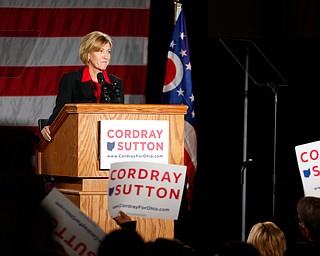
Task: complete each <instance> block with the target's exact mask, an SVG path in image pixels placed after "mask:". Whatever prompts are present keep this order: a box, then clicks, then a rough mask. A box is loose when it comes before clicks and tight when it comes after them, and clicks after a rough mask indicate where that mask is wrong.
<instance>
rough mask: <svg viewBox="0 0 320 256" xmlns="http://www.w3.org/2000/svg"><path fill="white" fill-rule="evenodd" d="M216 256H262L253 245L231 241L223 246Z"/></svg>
mask: <svg viewBox="0 0 320 256" xmlns="http://www.w3.org/2000/svg"><path fill="white" fill-rule="evenodd" d="M215 256H260V253H259V251H258V250H257V249H256V248H255V247H254V246H253V245H252V244H248V243H246V242H241V241H230V242H226V243H224V244H222V245H221V247H220V248H219V249H218V252H217V254H215Z"/></svg>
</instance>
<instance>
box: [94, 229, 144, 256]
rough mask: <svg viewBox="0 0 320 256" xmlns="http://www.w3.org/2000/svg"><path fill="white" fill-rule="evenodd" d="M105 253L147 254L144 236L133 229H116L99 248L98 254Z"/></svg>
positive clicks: (118, 255)
mask: <svg viewBox="0 0 320 256" xmlns="http://www.w3.org/2000/svg"><path fill="white" fill-rule="evenodd" d="M104 255H117V256H125V255H126V256H127V255H139V256H147V255H148V254H147V250H146V246H145V242H144V240H143V238H142V237H141V236H140V235H139V233H138V232H136V231H134V230H132V229H116V230H113V231H111V232H109V233H108V234H106V236H105V237H104V239H103V240H102V242H101V244H100V247H99V249H98V254H97V256H104Z"/></svg>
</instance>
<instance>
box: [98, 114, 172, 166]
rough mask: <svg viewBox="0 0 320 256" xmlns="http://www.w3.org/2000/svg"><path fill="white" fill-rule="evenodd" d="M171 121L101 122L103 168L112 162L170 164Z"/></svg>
mask: <svg viewBox="0 0 320 256" xmlns="http://www.w3.org/2000/svg"><path fill="white" fill-rule="evenodd" d="M168 148H169V121H167V120H101V121H100V169H102V170H103V169H110V164H111V163H116V162H124V161H144V162H157V163H168V152H169V149H168Z"/></svg>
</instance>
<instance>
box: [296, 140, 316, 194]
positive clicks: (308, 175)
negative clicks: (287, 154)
mask: <svg viewBox="0 0 320 256" xmlns="http://www.w3.org/2000/svg"><path fill="white" fill-rule="evenodd" d="M295 150H296V157H297V161H298V166H299V171H300V176H301V180H302V184H303V190H304V195H305V196H316V197H319V196H320V141H315V142H311V143H307V144H303V145H299V146H296V147H295Z"/></svg>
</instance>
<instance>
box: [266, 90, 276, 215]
mask: <svg viewBox="0 0 320 256" xmlns="http://www.w3.org/2000/svg"><path fill="white" fill-rule="evenodd" d="M268 86H269V88H270V89H271V90H272V92H273V94H274V128H273V173H272V219H273V221H275V208H276V155H277V152H276V150H277V112H278V111H277V108H278V93H277V92H276V90H275V85H273V84H268Z"/></svg>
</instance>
